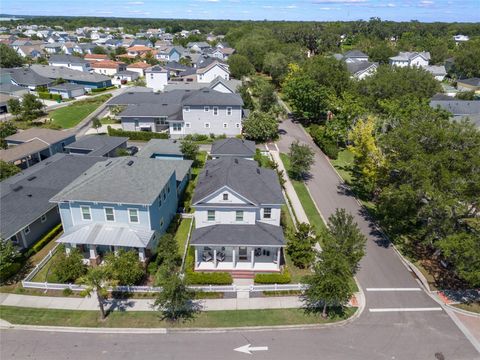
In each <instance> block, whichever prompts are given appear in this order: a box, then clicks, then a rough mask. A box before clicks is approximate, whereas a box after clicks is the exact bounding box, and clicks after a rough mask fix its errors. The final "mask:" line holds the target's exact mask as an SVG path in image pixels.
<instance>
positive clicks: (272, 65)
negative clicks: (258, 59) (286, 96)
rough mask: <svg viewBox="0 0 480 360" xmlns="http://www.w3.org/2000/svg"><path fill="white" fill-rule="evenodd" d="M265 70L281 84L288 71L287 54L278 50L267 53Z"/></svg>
mask: <svg viewBox="0 0 480 360" xmlns="http://www.w3.org/2000/svg"><path fill="white" fill-rule="evenodd" d="M263 71H265V72H266V73H267V74H269V75H270V76H271V77H272V81H273V82H274V83H275V84H280V82H281V81H282V80H283V78H284V77H285V75H286V73H287V71H288V58H287V56H286V55H285V54H282V53H278V52H269V53H268V54H266V55H265V60H264V64H263Z"/></svg>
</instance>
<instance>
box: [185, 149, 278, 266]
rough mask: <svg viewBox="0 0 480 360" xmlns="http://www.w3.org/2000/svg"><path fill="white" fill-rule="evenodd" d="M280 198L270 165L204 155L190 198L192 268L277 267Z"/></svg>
mask: <svg viewBox="0 0 480 360" xmlns="http://www.w3.org/2000/svg"><path fill="white" fill-rule="evenodd" d="M284 203H285V201H284V198H283V194H282V188H281V186H280V182H279V180H278V175H277V173H276V171H275V170H271V169H266V168H260V167H258V164H257V163H256V162H255V161H250V160H245V159H242V158H236V157H224V158H221V159H216V160H210V161H207V164H206V166H205V169H204V170H203V171H202V172H201V173H200V175H199V176H198V181H197V185H196V188H195V193H194V195H193V199H192V205H193V207H194V208H195V230H194V231H193V233H192V237H191V240H190V245H191V246H193V247H194V249H195V266H194V269H195V271H231V272H233V274H235V271H238V270H239V271H249V272H252V273H253V272H261V271H265V272H272V271H280V266H281V264H283V263H284V261H283V260H282V259H283V249H284V248H285V238H284V235H283V230H282V227H281V226H280V213H281V206H282V204H284ZM252 275H253V274H252Z"/></svg>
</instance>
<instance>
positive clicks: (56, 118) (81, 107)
mask: <svg viewBox="0 0 480 360" xmlns="http://www.w3.org/2000/svg"><path fill="white" fill-rule="evenodd" d="M110 97H111V95H109V94H108V95H102V96H98V97H94V98H91V99H87V100H81V101H77V102H75V103H73V104H71V105H69V106H65V107H63V108H60V109H57V110H53V111H52V112H50V113H49V114H48V116H49V117H50V118H52V119H53V123H54V124H56V125H59V126H61V127H62V128H64V129H68V128H71V127H74V126H76V125H77V124H78V123H80V121H82V120H83V119H85V117H87V116H88V115H90V114H91V113H92V112H93V111H95V110H96V109H97V108H98V107H99V106H100V105H101V104H103V103H104V102H105V101H107V100H108V99H109V98H110Z"/></svg>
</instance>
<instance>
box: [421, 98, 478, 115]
mask: <svg viewBox="0 0 480 360" xmlns="http://www.w3.org/2000/svg"><path fill="white" fill-rule="evenodd" d="M430 106H431V107H433V108H437V107H440V108H442V109H444V110H447V111H449V112H451V113H452V114H453V115H478V114H480V100H457V99H451V100H432V101H430Z"/></svg>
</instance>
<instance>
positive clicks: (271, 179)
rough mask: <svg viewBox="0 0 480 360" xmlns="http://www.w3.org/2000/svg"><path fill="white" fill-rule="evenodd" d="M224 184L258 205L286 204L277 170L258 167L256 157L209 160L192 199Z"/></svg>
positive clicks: (198, 201) (203, 196)
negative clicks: (250, 158) (249, 158)
mask: <svg viewBox="0 0 480 360" xmlns="http://www.w3.org/2000/svg"><path fill="white" fill-rule="evenodd" d="M224 186H228V187H229V188H230V189H232V190H233V191H235V192H236V193H238V194H240V195H241V196H243V197H245V198H246V199H248V200H249V201H251V202H253V203H254V204H256V205H259V204H283V203H284V199H283V194H282V188H281V186H280V182H279V180H278V176H277V173H276V172H275V171H274V170H270V169H265V168H260V167H258V164H257V162H256V161H252V160H246V159H242V158H236V157H223V158H219V159H216V160H210V161H207V164H206V166H205V170H204V171H202V172H201V173H200V175H199V177H198V182H197V186H196V189H195V193H194V195H193V203H194V204H200V203H201V200H203V199H204V198H205V197H207V196H209V195H210V194H212V193H214V192H216V191H218V190H219V189H221V188H222V187H224Z"/></svg>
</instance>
